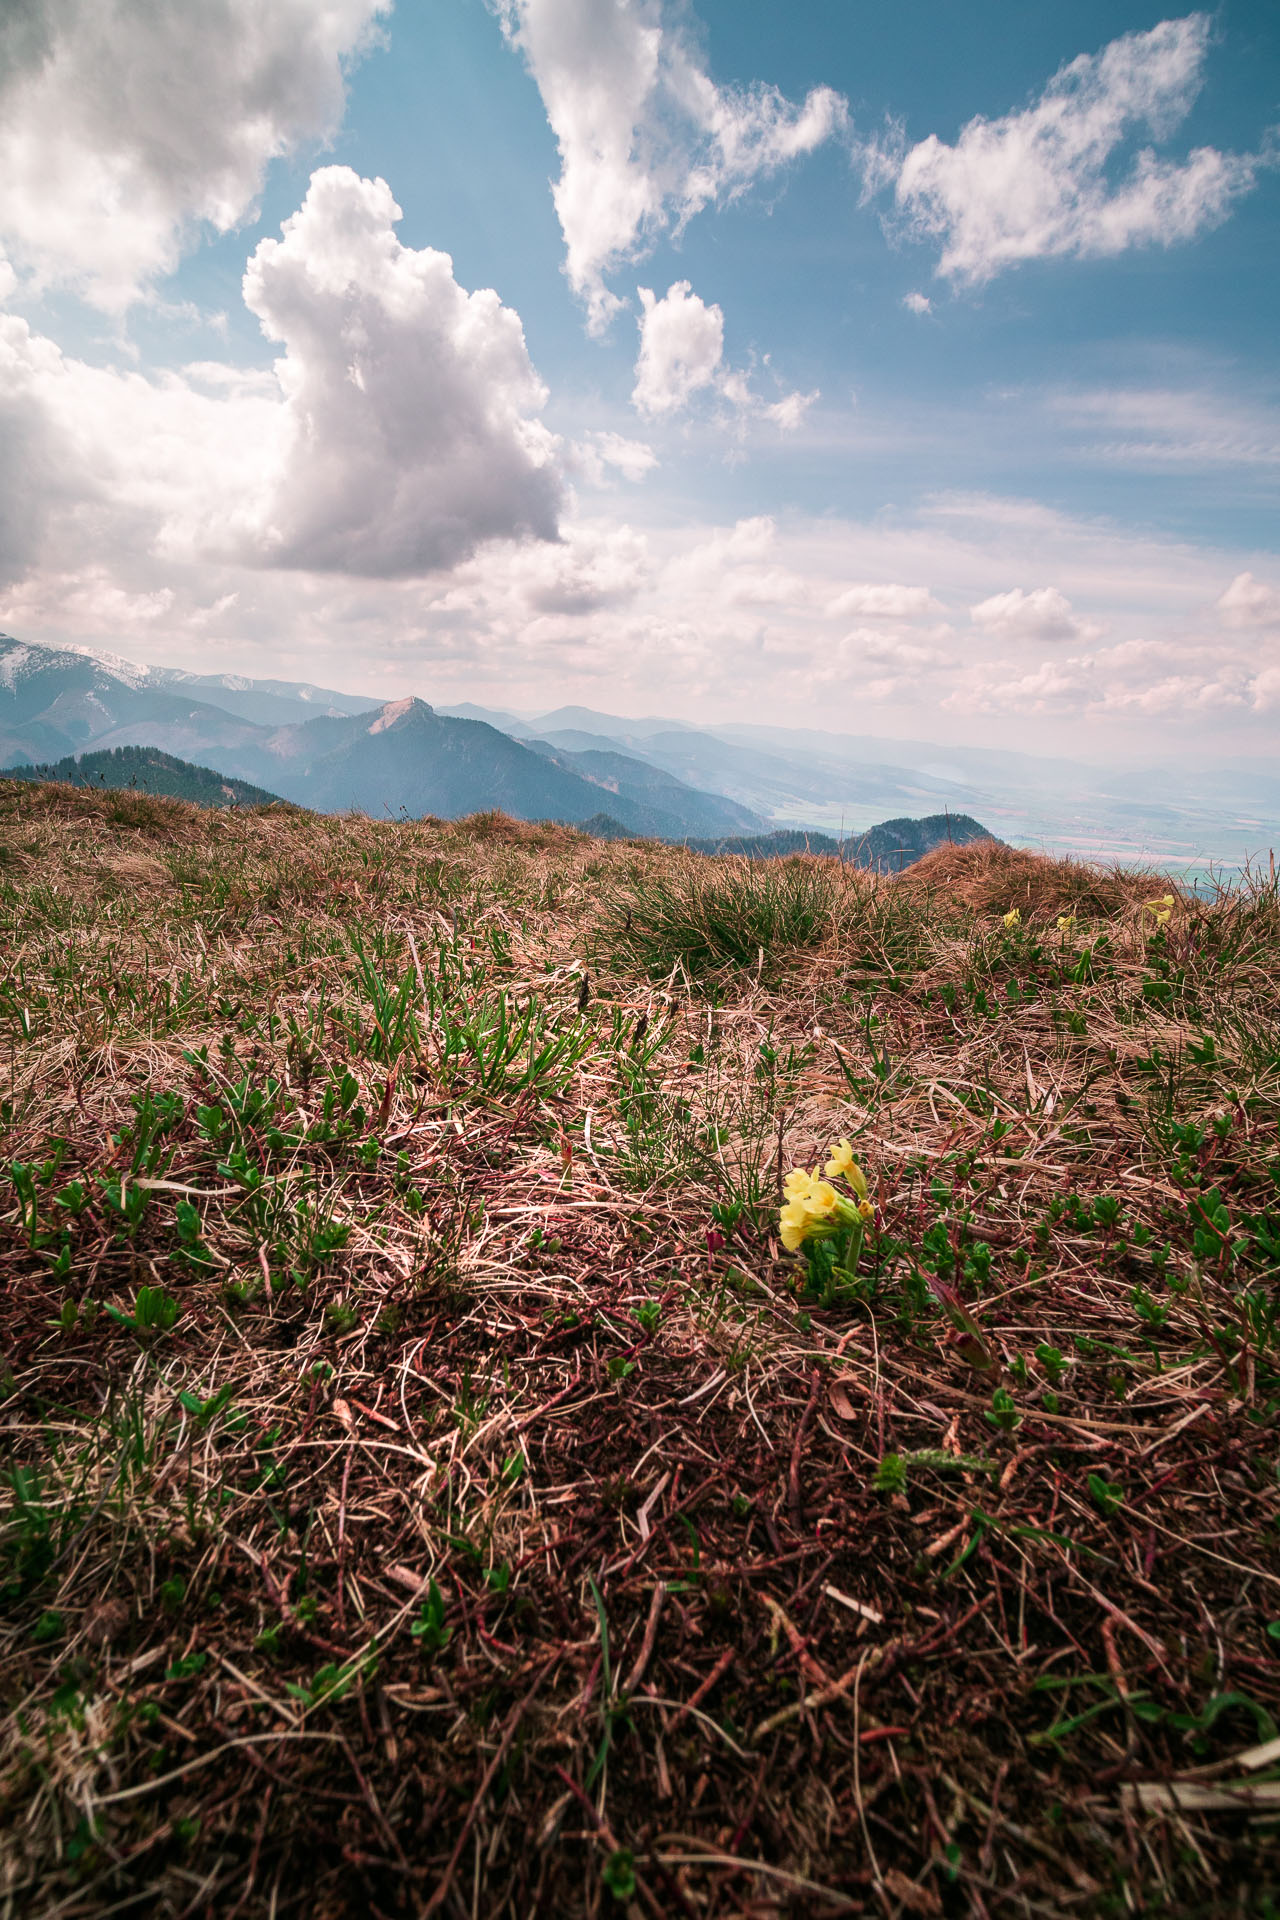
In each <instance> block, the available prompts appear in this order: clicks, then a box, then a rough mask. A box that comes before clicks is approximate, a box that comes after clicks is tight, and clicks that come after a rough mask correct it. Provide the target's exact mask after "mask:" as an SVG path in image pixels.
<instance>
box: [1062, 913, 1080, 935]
mask: <svg viewBox="0 0 1280 1920" xmlns="http://www.w3.org/2000/svg"><path fill="white" fill-rule="evenodd" d="M1075 923H1076V917H1075V915H1074V913H1060V914H1059V915H1058V932H1059V933H1070V931H1071V929H1072V927H1074V925H1075Z"/></svg>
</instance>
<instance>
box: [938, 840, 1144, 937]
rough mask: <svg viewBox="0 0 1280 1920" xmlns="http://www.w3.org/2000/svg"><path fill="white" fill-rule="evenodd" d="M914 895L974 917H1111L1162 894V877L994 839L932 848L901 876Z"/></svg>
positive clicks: (1025, 918) (1027, 918)
mask: <svg viewBox="0 0 1280 1920" xmlns="http://www.w3.org/2000/svg"><path fill="white" fill-rule="evenodd" d="M900 884H901V885H902V886H904V887H907V888H909V889H911V890H912V891H913V892H915V891H922V890H923V891H928V892H939V891H945V893H946V894H947V895H948V896H949V897H950V898H951V899H952V900H953V901H955V902H957V903H959V904H960V905H962V906H965V907H970V908H972V909H973V910H974V911H975V912H977V913H1001V914H1003V913H1009V912H1012V910H1013V909H1014V908H1015V907H1016V908H1017V909H1018V910H1019V912H1020V913H1021V915H1022V917H1023V919H1024V920H1035V921H1039V922H1044V921H1046V920H1049V919H1051V918H1056V917H1057V916H1058V915H1060V914H1077V915H1092V916H1094V917H1098V916H1105V917H1112V916H1114V915H1116V914H1119V913H1123V912H1124V911H1125V909H1126V908H1134V907H1139V906H1141V904H1142V902H1143V901H1145V900H1149V899H1151V898H1153V897H1155V896H1159V895H1162V894H1164V893H1166V892H1167V891H1168V889H1169V885H1170V883H1169V881H1168V880H1166V879H1165V878H1164V877H1163V876H1161V875H1158V874H1153V873H1146V872H1142V871H1133V870H1126V869H1124V868H1119V867H1095V866H1091V865H1089V864H1088V863H1087V862H1085V861H1083V860H1070V859H1055V858H1053V857H1051V856H1048V855H1045V854H1041V853H1029V852H1028V851H1026V849H1025V848H1022V847H1008V846H1005V845H1003V844H1002V843H1001V842H1000V841H998V840H977V841H974V842H972V843H971V844H970V845H969V846H964V847H955V846H941V847H935V848H934V850H933V852H932V853H927V854H925V856H924V858H923V859H921V860H917V861H916V862H915V863H914V864H913V865H912V866H910V867H908V868H907V869H906V871H905V873H903V874H902V875H901V878H900Z"/></svg>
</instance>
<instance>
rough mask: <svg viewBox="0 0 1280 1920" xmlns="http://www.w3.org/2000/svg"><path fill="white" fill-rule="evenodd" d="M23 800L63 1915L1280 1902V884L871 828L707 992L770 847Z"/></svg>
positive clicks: (13, 1612) (29, 1826) (30, 1343)
mask: <svg viewBox="0 0 1280 1920" xmlns="http://www.w3.org/2000/svg"><path fill="white" fill-rule="evenodd" d="M0 851H2V852H7V853H9V854H10V855H11V856H12V857H11V858H9V859H0V954H2V955H3V975H2V977H0V1070H2V1072H3V1077H4V1089H3V1098H4V1101H5V1106H4V1118H5V1125H6V1128H7V1143H6V1157H7V1159H8V1161H9V1163H10V1167H11V1178H10V1185H9V1187H8V1197H7V1200H5V1201H4V1202H0V1208H2V1209H3V1212H2V1216H0V1217H2V1224H0V1232H2V1233H3V1236H4V1240H3V1248H2V1250H0V1259H2V1261H3V1265H2V1266H0V1274H2V1275H3V1278H4V1281H5V1291H4V1293H3V1295H2V1296H0V1302H2V1304H0V1313H2V1314H3V1321H2V1322H0V1325H2V1327H3V1351H4V1355H5V1367H6V1371H5V1375H4V1379H3V1385H2V1395H0V1420H2V1421H3V1422H4V1423H5V1424H4V1426H3V1428H2V1429H0V1445H2V1446H3V1449H4V1452H5V1455H6V1462H7V1473H8V1477H7V1479H6V1480H5V1481H4V1482H3V1485H4V1488H5V1489H6V1493H5V1499H6V1502H7V1506H6V1511H5V1513H4V1516H3V1526H2V1528H0V1590H2V1591H3V1592H4V1595H5V1606H6V1609H7V1612H6V1616H5V1619H4V1621H3V1623H2V1624H0V1676H2V1677H3V1697H4V1702H5V1711H6V1718H5V1721H4V1726H3V1743H4V1744H3V1760H2V1761H0V1826H2V1827H3V1830H4V1845H3V1847H2V1848H0V1853H2V1856H3V1867H2V1868H0V1876H2V1877H0V1899H2V1900H3V1901H4V1902H7V1905H6V1906H5V1907H4V1909H3V1910H4V1912H5V1913H6V1914H12V1915H15V1916H16V1915H18V1914H23V1915H25V1914H26V1913H40V1914H45V1913H48V1914H53V1913H55V1912H56V1913H57V1914H59V1915H66V1916H76V1917H78V1916H84V1920H88V1917H89V1916H96V1915H98V1914H102V1913H106V1912H108V1911H131V1910H132V1911H139V1912H147V1913H156V1914H160V1915H172V1916H174V1920H176V1917H177V1916H178V1915H195V1914H204V1913H209V1914H217V1915H223V1914H228V1915H230V1914H236V1915H243V1916H246V1917H249V1920H252V1917H253V1916H258V1915H261V1916H275V1915H286V1914H289V1913H294V1912H297V1913H304V1912H305V1913H306V1914H307V1915H308V1916H311V1915H314V1914H317V1913H318V1914H320V1915H339V1914H362V1915H363V1914H367V1913H375V1914H405V1915H414V1916H417V1915H425V1914H428V1913H436V1912H440V1913H446V1914H451V1915H458V1916H465V1915H476V1916H480V1915H486V1916H487V1915H494V1916H497V1915H510V1916H519V1917H520V1920H524V1917H525V1916H529V1915H535V1914H536V1915H542V1914H546V1915H554V1916H560V1915H578V1914H583V1915H591V1916H596V1915H603V1914H608V1913H612V1912H617V1913H619V1914H623V1913H628V1914H630V1913H635V1912H639V1913H649V1914H662V1915H665V1914H696V1915H698V1916H699V1920H703V1916H705V1917H706V1920H727V1916H731V1915H732V1916H739V1915H742V1916H745V1915H752V1916H757V1915H759V1916H763V1915H782V1914H787V1915H794V1916H807V1915H810V1914H825V1913H832V1914H835V1913H843V1912H871V1913H883V1914H916V1913H922V1914H961V1913H974V1914H978V1915H989V1916H993V1917H994V1916H996V1915H1023V1914H1058V1913H1062V1912H1071V1913H1078V1914H1082V1915H1093V1914H1097V1915H1112V1914H1116V1915H1119V1914H1122V1913H1130V1912H1161V1911H1164V1912H1179V1913H1180V1912H1194V1913H1197V1914H1210V1913H1214V1914H1216V1913H1221V1914H1224V1915H1226V1914H1240V1915H1244V1914H1246V1913H1265V1912H1267V1911H1268V1908H1267V1907H1266V1905H1265V1901H1266V1900H1267V1899H1268V1898H1270V1899H1272V1900H1274V1899H1275V1898H1276V1894H1277V1886H1276V1879H1277V1875H1276V1865H1275V1849H1274V1820H1275V1814H1276V1807H1275V1801H1276V1795H1277V1790H1278V1788H1280V1781H1278V1780H1277V1778H1276V1771H1277V1769H1276V1765H1275V1754H1274V1752H1272V1751H1270V1749H1268V1748H1267V1746H1266V1744H1265V1743H1266V1741H1267V1740H1268V1739H1269V1738H1270V1735H1271V1732H1273V1731H1274V1722H1275V1721H1276V1720H1278V1719H1280V1658H1278V1657H1277V1636H1276V1634H1274V1633H1272V1632H1270V1631H1269V1623H1271V1622H1272V1621H1277V1620H1280V1550H1278V1547H1277V1541H1278V1539H1280V1533H1278V1529H1280V1499H1278V1497H1277V1475H1276V1462H1277V1421H1278V1415H1280V1359H1278V1358H1277V1339H1278V1335H1277V1313H1276V1287H1277V1278H1276V1276H1277V1273H1280V1218H1278V1217H1277V1213H1276V1201H1275V1192H1276V1187H1277V1184H1280V1161H1278V1159H1277V1147H1276V1141H1277V1120H1278V1119H1280V1013H1278V1012H1277V1007H1278V1006H1280V1000H1278V997H1277V987H1278V985H1280V910H1278V908H1277V902H1276V899H1275V896H1274V890H1272V889H1270V888H1268V887H1259V888H1257V889H1254V890H1252V891H1250V892H1247V893H1245V894H1243V895H1240V896H1237V897H1235V898H1231V899H1222V900H1217V901H1213V902H1202V901H1197V900H1195V899H1194V898H1192V897H1187V898H1185V899H1183V900H1182V901H1181V903H1180V905H1179V908H1178V911H1177V913H1176V914H1175V916H1174V917H1173V918H1172V919H1171V921H1170V922H1169V923H1168V925H1167V926H1165V927H1163V928H1155V927H1154V926H1153V925H1152V924H1150V920H1151V916H1146V917H1145V920H1144V916H1143V914H1142V913H1141V912H1140V911H1139V910H1137V909H1136V908H1135V902H1140V901H1141V900H1142V899H1145V898H1149V897H1151V894H1152V893H1154V892H1162V891H1163V890H1164V888H1163V885H1162V884H1159V883H1156V884H1153V883H1152V881H1151V879H1150V878H1149V877H1148V876H1139V877H1134V876H1130V875H1124V874H1114V875H1111V874H1102V875H1098V874H1093V873H1091V872H1090V871H1089V870H1088V869H1083V868H1080V867H1077V866H1073V865H1071V864H1070V863H1051V862H1042V861H1037V860H1036V858H1035V856H1027V855H1014V854H1010V853H1009V852H1008V850H1003V851H1000V850H995V851H992V850H988V851H987V852H986V853H985V854H984V853H981V852H980V850H979V849H965V850H963V851H962V854H961V857H960V861H959V863H958V864H956V865H955V866H950V865H948V864H947V861H946V860H939V858H938V856H931V859H932V861H933V863H934V864H933V866H932V870H931V871H929V870H925V871H924V872H923V873H922V872H921V870H920V869H917V870H915V872H914V875H911V874H909V875H908V876H907V877H906V878H904V879H901V880H899V879H893V880H888V879H885V880H881V879H875V878H873V877H871V876H867V875H860V874H851V873H848V872H847V871H842V870H841V869H839V868H838V866H836V864H835V863H831V864H830V866H829V867H825V868H822V869H821V872H822V873H823V874H825V876H826V879H825V880H824V881H823V882H822V884H823V885H824V886H826V885H827V882H828V881H829V888H828V891H827V893H826V895H825V898H826V901H827V905H826V909H825V911H826V916H827V917H826V919H825V920H824V921H823V922H822V926H821V929H820V937H817V938H816V939H815V941H814V942H813V944H807V945H787V944H786V940H787V938H788V937H789V936H788V928H790V929H791V931H792V932H793V933H794V931H795V925H796V923H795V922H794V921H790V920H788V919H787V918H786V915H785V914H779V915H778V916H776V917H775V918H774V919H773V920H772V921H769V920H768V919H767V917H766V920H765V921H763V922H762V923H761V924H763V925H769V926H772V927H773V928H774V929H775V933H776V936H777V941H778V944H777V945H776V947H775V948H774V949H773V950H771V951H770V952H769V953H768V954H767V955H766V956H765V957H764V961H763V962H762V963H760V964H757V962H756V959H755V956H752V957H751V962H750V964H740V963H737V962H735V961H733V960H732V959H731V958H725V957H724V955H723V953H722V954H721V955H720V957H719V959H718V962H717V964H715V965H712V966H710V967H709V969H708V970H707V971H705V972H702V973H699V974H697V975H696V976H695V977H693V978H692V979H691V980H690V981H689V982H688V983H686V981H685V979H684V978H683V977H682V975H681V972H680V969H679V967H677V966H673V967H672V968H671V969H669V970H668V969H663V968H657V967H653V968H648V967H647V968H646V969H644V970H641V969H640V968H639V967H636V966H635V965H633V963H632V961H631V960H630V959H628V957H627V956H628V953H629V952H630V951H631V949H630V948H629V947H628V944H627V942H628V939H629V938H630V937H631V936H634V935H635V934H636V933H637V931H638V930H639V929H641V928H642V927H647V928H648V929H649V931H650V933H651V934H652V936H653V940H654V941H655V942H658V943H659V944H660V940H661V938H664V937H667V936H666V935H664V934H663V932H662V929H663V928H664V927H665V928H667V929H668V932H670V930H671V929H673V928H674V929H675V932H676V933H677V934H679V936H680V938H681V939H683V938H684V933H683V931H682V928H683V927H684V922H682V921H681V920H680V919H679V911H678V910H679V909H680V907H681V901H682V899H683V900H685V903H686V906H689V907H690V911H692V912H693V913H694V914H695V918H696V917H697V916H698V915H701V917H702V921H703V922H705V920H706V919H707V915H708V913H709V912H710V909H709V908H708V906H707V887H706V882H707V878H708V875H711V876H716V877H717V878H716V889H715V890H713V891H714V905H715V912H716V913H723V912H724V911H725V910H726V902H727V903H728V906H729V907H730V908H731V907H732V902H733V899H734V893H733V888H734V886H735V884H737V883H736V882H735V879H734V876H735V874H737V873H738V872H739V871H740V870H739V868H738V867H737V866H735V864H734V863H731V862H725V863H707V864H706V865H698V864H697V863H694V862H692V861H691V860H690V859H689V858H688V857H687V856H684V855H682V854H679V853H675V852H669V851H667V850H663V849H661V848H653V847H637V846H635V845H634V844H631V845H628V844H625V843H624V844H621V845H619V844H610V845H601V844H598V843H593V842H590V841H587V840H585V839H584V838H583V837H582V836H581V835H580V834H576V833H574V832H573V831H572V830H566V829H561V828H554V827H553V828H528V827H525V826H522V825H519V824H518V823H513V822H507V821H503V820H502V819H501V818H500V817H494V816H483V817H480V818H478V819H476V820H473V821H470V822H458V823H453V824H449V823H440V822H418V823H391V822H384V823H377V822H369V821H364V820H359V819H346V818H343V819H327V820H325V819H317V818H315V817H314V816H311V815H306V814H303V813H299V812H296V811H292V810H285V809H282V808H273V809H265V810H261V811H258V812H255V813H235V814H231V815H226V814H218V815H211V814H200V813H198V812H196V810H194V809H192V808H188V807H184V806H183V805H182V804H181V803H177V802H167V801H165V802H149V803H148V807H147V808H146V809H145V810H143V811H142V812H140V813H137V814H136V815H132V816H131V817H130V818H129V819H127V820H126V819H123V818H119V817H116V815H114V814H113V812H112V806H111V796H109V795H101V794H83V793H78V792H71V791H68V790H67V789H66V788H59V789H53V788H37V787H26V786H24V787H21V788H17V787H15V786H13V785H3V784H0ZM948 858H950V856H948ZM139 860H145V861H146V862H147V863H148V868H147V872H148V876H149V878H148V881H147V884H145V885H137V884H134V883H132V882H126V881H125V880H124V879H123V878H122V875H124V874H126V873H127V872H128V871H129V868H128V863H129V862H131V861H132V862H137V861H139ZM122 863H124V864H123V865H122ZM151 863H159V864H160V866H161V867H162V868H163V870H164V873H165V875H166V876H167V882H166V881H162V880H160V879H159V877H158V876H157V875H156V874H155V873H154V871H153V866H152V864H151ZM921 867H922V868H926V867H927V863H921ZM806 871H807V869H806ZM135 878H136V871H135ZM1018 888H1021V889H1022V890H1023V891H1022V892H1021V894H1019V893H1018V892H1017V889H1018ZM682 889H684V892H683V893H682V891H681V890H682ZM673 902H674V906H673ZM690 902H691V903H692V904H691V906H690ZM758 904H759V903H758V902H757V905H758ZM1014 905H1016V906H1019V908H1020V910H1021V912H1022V915H1023V921H1024V924H1023V926H1022V927H1021V928H1018V929H1014V930H1012V931H1010V930H1006V929H1005V928H1004V927H1003V925H1002V915H1003V913H1005V912H1007V911H1008V910H1009V908H1010V907H1011V906H1014ZM659 909H660V910H659ZM628 910H629V912H630V924H629V930H628V922H627V918H626V916H627V912H628ZM1063 912H1068V913H1070V912H1074V913H1075V914H1076V915H1077V923H1076V925H1075V926H1074V927H1073V928H1072V929H1070V930H1069V931H1068V932H1064V933H1059V932H1058V931H1057V929H1056V924H1055V923H1056V917H1057V915H1058V914H1059V913H1063ZM673 913H674V914H675V918H673V917H672V916H673ZM646 916H647V917H646ZM664 916H665V917H664ZM1046 923H1047V924H1046ZM699 924H701V922H699ZM654 951H655V953H656V952H657V946H655V948H654ZM658 976H660V977H658ZM584 977H585V978H586V980H587V984H586V985H585V987H584ZM501 1020H505V1021H506V1022H507V1023H508V1028H507V1030H508V1033H509V1032H510V1026H511V1023H512V1022H515V1023H516V1025H517V1027H518V1026H519V1023H520V1022H521V1021H527V1022H528V1028H527V1031H526V1034H525V1038H524V1040H523V1041H521V1042H520V1043H519V1044H515V1045H514V1046H513V1047H512V1049H511V1050H510V1057H509V1059H508V1060H507V1062H506V1064H505V1066H503V1065H502V1064H501V1062H500V1060H499V1050H500V1046H501V1044H502V1043H501V1039H500V1035H501V1027H500V1021H501ZM495 1062H497V1064H495ZM539 1063H540V1064H539ZM215 1110H217V1111H218V1112H220V1114H221V1119H218V1118H217V1115H216V1113H215ZM840 1135H845V1136H848V1137H850V1138H852V1139H854V1140H855V1142H856V1144H857V1150H858V1152H859V1154H860V1156H861V1158H862V1160H863V1162H864V1164H865V1166H866V1167H867V1170H868V1173H869V1175H870V1177H871V1180H872V1185H873V1191H874V1194H875V1198H876V1201H877V1206H878V1220H877V1231H876V1233H875V1234H874V1235H873V1236H872V1241H871V1243H870V1245H869V1247H868V1250H867V1253H866V1255H865V1256H864V1261H863V1265H862V1268H861V1269H860V1272H859V1276H858V1278H857V1279H856V1281H854V1282H842V1283H841V1284H840V1285H831V1286H828V1287H826V1288H824V1289H821V1290H819V1291H818V1292H817V1293H816V1294H815V1293H813V1292H812V1290H810V1293H809V1294H806V1290H805V1277H804V1273H803V1271H802V1270H801V1269H800V1268H798V1265H797V1263H796V1262H795V1261H793V1260H790V1259H788V1258H787V1257H786V1256H784V1255H783V1254H782V1253H781V1251H780V1249H779V1247H778V1244H777V1241H776V1238H775V1236H774V1218H775V1215H774V1209H775V1207H776V1202H777V1192H778V1184H779V1181H780V1178H781V1174H782V1171H783V1169H784V1168H785V1167H786V1166H788V1165H790V1164H793V1163H796V1162H804V1163H812V1161H813V1159H814V1158H815V1156H817V1155H819V1154H821V1153H822V1151H823V1150H824V1148H825V1146H826V1145H827V1143H828V1142H829V1141H831V1140H832V1139H833V1138H836V1137H838V1136H840ZM15 1163H16V1166H15ZM148 1182H149V1183H151V1184H147V1183H148ZM131 1196H132V1209H133V1211H132V1212H130V1205H131ZM1214 1196H1216V1197H1214ZM1220 1207H1221V1208H1222V1209H1225V1213H1224V1214H1223V1215H1221V1216H1220V1215H1219V1212H1218V1209H1219V1208H1220ZM184 1209H185V1211H184ZM1223 1219H1225V1225H1224V1224H1222V1221H1223ZM145 1290H150V1291H145ZM166 1299H167V1300H168V1301H169V1302H171V1303H172V1307H173V1309H174V1310H176V1317H174V1318H173V1321H172V1324H171V1325H170V1326H168V1327H167V1328H166V1327H164V1326H163V1325H162V1324H160V1323H161V1322H162V1321H163V1319H164V1318H165V1316H166V1312H167V1311H168V1310H167V1309H166V1308H165V1307H164V1301H165V1300H166ZM113 1310H114V1311H113ZM156 1315H158V1316H159V1317H158V1319H156V1318H155V1316H156ZM148 1316H150V1317H152V1319H153V1320H154V1322H155V1323H154V1324H152V1325H151V1326H150V1327H148V1326H147V1325H145V1324H143V1322H144V1321H145V1320H146V1319H147V1318H148Z"/></svg>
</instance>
